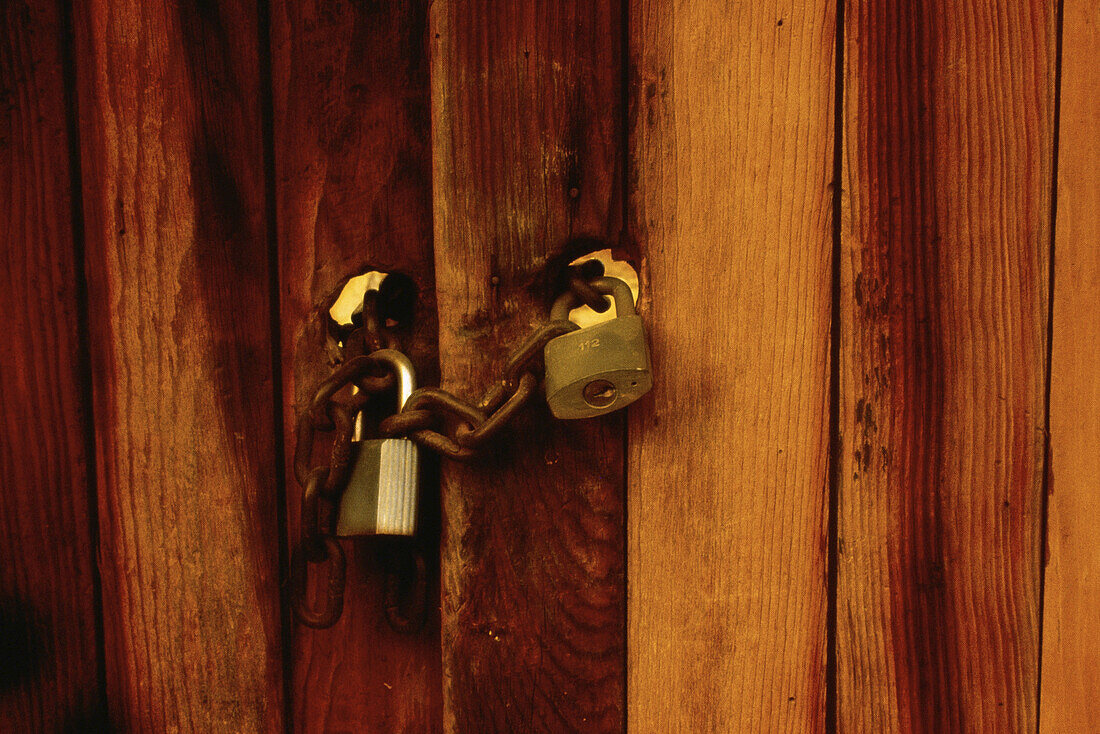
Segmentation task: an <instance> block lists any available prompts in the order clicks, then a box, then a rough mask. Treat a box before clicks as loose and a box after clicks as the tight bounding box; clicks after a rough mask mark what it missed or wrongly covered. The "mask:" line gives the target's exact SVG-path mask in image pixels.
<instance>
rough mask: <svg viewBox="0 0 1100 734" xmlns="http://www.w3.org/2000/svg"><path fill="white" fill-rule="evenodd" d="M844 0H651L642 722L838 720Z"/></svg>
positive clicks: (633, 535)
mask: <svg viewBox="0 0 1100 734" xmlns="http://www.w3.org/2000/svg"><path fill="white" fill-rule="evenodd" d="M835 12H836V11H835V6H834V4H833V3H832V2H828V1H826V0H818V1H816V2H809V3H803V4H801V5H800V6H799V7H798V8H797V9H793V10H792V9H790V8H789V7H788V6H787V5H786V4H785V3H775V2H742V1H739V0H730V1H727V2H720V3H696V4H687V3H685V4H676V5H675V7H673V3H671V2H668V1H667V0H634V2H632V3H631V11H630V28H631V33H630V38H631V57H632V58H631V62H632V71H633V74H634V78H633V80H632V81H633V90H632V91H633V95H634V103H633V108H632V135H631V143H630V147H631V154H632V160H631V175H630V181H631V185H632V188H631V191H630V206H631V217H630V221H631V225H632V227H633V228H634V234H635V236H636V237H637V239H638V243H639V246H640V248H641V250H642V253H643V257H644V259H643V269H642V277H643V279H644V282H643V285H642V294H643V295H642V300H643V307H642V311H643V313H644V314H645V315H646V317H647V321H648V323H649V325H650V329H651V332H650V333H651V335H652V340H651V341H652V347H653V361H654V371H655V374H656V380H655V387H654V389H653V395H652V397H651V398H650V399H649V400H648V401H646V402H643V403H641V404H640V405H639V407H638V408H637V409H635V411H634V412H633V414H632V416H631V421H630V439H629V464H628V470H627V471H628V478H629V508H628V513H627V514H628V518H629V547H628V552H627V558H628V562H629V571H628V573H629V576H628V584H627V588H628V590H629V599H628V618H629V635H630V636H629V641H628V644H627V649H628V650H629V663H628V670H629V683H628V691H629V704H628V705H629V709H628V718H629V722H630V726H631V728H632V730H634V731H639V732H644V731H653V732H665V731H681V730H683V731H687V730H691V731H713V732H726V731H822V730H823V727H824V718H825V717H824V712H825V709H824V698H825V648H826V644H825V643H826V630H825V614H826V586H825V575H826V542H825V538H826V525H827V522H826V521H827V514H828V513H827V508H828V487H827V481H826V468H827V461H826V455H827V444H828V433H829V426H828V385H829V365H828V363H829V314H830V310H829V303H830V297H831V285H830V284H831V275H830V273H831V269H830V268H831V265H830V263H831V254H830V253H831V236H830V226H831V224H830V222H831V218H830V212H831V209H832V194H831V191H830V186H829V183H830V177H831V173H832V149H833V148H832V141H833V136H834V131H833V114H832V100H833V77H834V64H833V58H834V57H833V49H834V41H835V25H836V23H835Z"/></svg>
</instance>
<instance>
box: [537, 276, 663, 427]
mask: <svg viewBox="0 0 1100 734" xmlns="http://www.w3.org/2000/svg"><path fill="white" fill-rule="evenodd" d="M591 285H592V287H593V288H595V289H596V291H598V292H599V293H602V294H604V295H610V296H611V297H612V298H613V299H614V301H615V318H613V319H611V320H610V321H604V322H603V323H600V324H596V325H595V326H589V327H586V328H583V329H579V330H577V331H573V332H570V333H568V334H563V335H562V336H559V337H556V338H554V339H551V340H550V341H549V342H547V344H546V348H545V349H544V351H543V358H544V361H545V363H546V402H547V403H548V404H549V406H550V412H551V413H553V414H554V417H556V418H565V419H570V418H591V417H593V416H597V415H603V414H605V413H610V412H612V411H615V410H619V409H620V408H625V407H626V406H628V405H630V404H631V403H633V402H634V401H635V400H637V399H638V398H640V397H641V396H642V395H645V394H646V393H647V392H649V389H650V388H651V387H653V373H652V370H651V369H650V364H649V347H648V345H647V344H646V338H645V328H644V327H643V326H642V317H641V316H639V315H638V314H637V313H636V312H635V311H634V297H633V296H632V295H631V293H630V287H629V286H627V284H626V283H624V282H623V281H621V280H619V279H618V278H608V277H604V278H597V279H596V280H594V281H592V283H591ZM577 300H578V299H577V297H576V295H575V294H574V293H572V292H571V291H567V292H566V293H564V294H562V295H561V296H560V297H559V298H558V299H557V300H556V301H554V307H553V309H551V311H550V318H551V320H562V319H568V318H569V312H570V310H572V309H573V308H575V307H576V305H577Z"/></svg>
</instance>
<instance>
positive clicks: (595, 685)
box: [431, 0, 624, 733]
mask: <svg viewBox="0 0 1100 734" xmlns="http://www.w3.org/2000/svg"><path fill="white" fill-rule="evenodd" d="M621 15H622V12H621V6H620V5H619V4H618V3H617V2H587V1H577V2H573V1H568V0H567V1H563V2H533V3H505V2H494V1H492V0H482V1H479V2H475V1H471V2H465V1H461V0H436V1H435V2H434V3H433V5H432V10H431V39H432V40H431V56H432V138H433V156H434V157H433V189H434V203H435V210H434V213H435V243H436V244H435V247H436V258H435V260H436V273H437V281H438V285H437V289H438V299H439V341H440V355H441V358H440V361H441V368H442V373H443V384H444V386H445V387H448V388H450V389H453V390H455V391H456V392H458V393H459V394H463V395H468V396H474V395H480V393H481V392H482V390H483V389H484V388H485V387H487V385H488V383H489V381H490V380H491V379H494V378H497V377H499V373H500V370H501V369H502V367H503V364H504V360H505V358H506V357H507V355H508V354H509V353H510V352H511V351H512V349H514V348H515V347H516V346H518V344H519V340H521V339H522V338H524V337H525V336H526V335H527V334H528V333H529V332H530V331H531V330H532V329H533V328H534V327H535V326H536V325H537V324H539V323H541V322H543V321H544V320H545V319H546V318H547V315H548V310H549V306H550V302H551V300H552V299H553V296H554V294H553V293H552V289H551V288H550V287H549V286H548V284H547V276H548V268H551V266H552V261H555V258H561V256H563V255H566V253H567V251H568V250H569V248H568V242H569V240H570V238H573V237H578V236H584V235H586V236H593V237H599V238H602V239H604V240H605V241H610V242H612V243H614V242H616V241H617V239H618V234H619V229H620V227H621V223H622V208H621V181H622V179H621V173H620V172H621V167H622V160H621V150H622V135H623V129H622V114H621V112H622V111H621V107H622V105H621V85H620V77H621V75H622V66H621V64H622V58H621V50H620V49H621V46H622V35H621V32H622V26H621ZM576 254H577V255H580V254H584V253H583V250H582V251H580V252H576ZM567 261H568V260H567V259H564V258H563V259H561V260H558V261H557V262H558V263H559V264H560V263H561V262H567ZM623 433H624V431H623V420H622V417H621V415H619V416H610V417H607V418H604V419H600V420H590V421H580V422H570V423H564V422H554V421H552V419H551V418H550V416H549V412H548V410H547V408H546V407H545V404H544V403H543V402H542V401H541V399H536V400H534V401H533V402H532V404H531V405H530V407H529V408H527V409H526V410H525V411H524V412H523V413H522V415H521V416H520V417H519V418H518V419H517V420H516V422H515V423H514V424H513V425H512V427H511V428H510V430H509V431H508V432H507V435H506V436H504V437H502V438H501V440H500V441H498V442H497V443H494V444H493V445H492V446H491V447H490V449H489V450H488V451H487V455H486V456H485V458H484V459H483V460H482V461H481V462H480V463H477V464H474V465H471V466H457V465H453V464H448V465H445V466H444V467H443V486H442V495H443V510H444V532H443V549H442V576H443V654H444V659H443V665H444V678H443V680H444V725H445V730H446V731H449V732H471V733H473V732H478V733H480V732H511V731H591V732H597V731H599V732H603V731H619V730H621V729H622V727H623V676H624V672H623V671H624V651H623V643H624V631H623V546H624V543H623V494H622V490H623V482H622V466H623V460H622V439H623Z"/></svg>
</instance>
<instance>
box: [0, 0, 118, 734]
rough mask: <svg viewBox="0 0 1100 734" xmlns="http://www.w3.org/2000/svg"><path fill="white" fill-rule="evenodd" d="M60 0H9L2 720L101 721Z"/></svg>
mask: <svg viewBox="0 0 1100 734" xmlns="http://www.w3.org/2000/svg"><path fill="white" fill-rule="evenodd" d="M66 43H67V39H66V34H65V18H64V10H63V4H62V3H54V2H46V3H25V2H10V3H5V4H4V5H3V6H2V7H0V252H2V257H3V264H2V266H0V313H2V314H4V328H3V356H0V485H2V487H3V490H2V491H0V558H2V559H3V561H2V562H0V729H4V730H5V731H62V730H66V731H68V730H72V731H76V730H82V729H86V728H90V727H96V726H103V725H104V723H105V721H106V719H105V715H106V701H105V699H104V697H103V680H102V671H101V670H100V665H99V663H98V662H97V661H98V659H99V658H98V653H97V636H96V615H97V614H98V611H99V608H98V604H97V601H96V594H95V579H94V565H93V564H94V558H93V540H92V538H93V537H94V536H93V526H94V523H95V520H94V514H93V513H92V511H91V508H90V507H89V505H90V498H91V494H90V491H89V486H88V482H89V476H88V456H87V451H86V442H87V436H88V433H87V431H88V430H89V425H88V422H87V421H88V416H87V412H86V407H87V406H86V405H85V400H84V390H83V369H82V367H81V366H82V365H83V364H84V358H83V356H82V354H81V346H82V345H81V341H80V337H79V333H78V324H79V321H80V315H79V305H78V297H79V295H80V287H79V285H78V284H79V278H80V275H79V274H80V264H79V262H78V260H77V255H76V250H75V248H74V239H73V222H72V213H73V183H74V172H73V171H72V167H71V165H70V163H71V158H70V156H71V153H72V147H71V145H70V140H69V133H68V129H67V127H68V122H67V114H68V110H67V100H68V98H69V97H68V92H67V90H66V85H65V81H64V78H65V73H66V72H65V67H66V63H65V59H64V55H65V44H66Z"/></svg>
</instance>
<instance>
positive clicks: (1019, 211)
mask: <svg viewBox="0 0 1100 734" xmlns="http://www.w3.org/2000/svg"><path fill="white" fill-rule="evenodd" d="M844 48H845V64H844V94H845V106H844V178H843V181H844V192H845V197H844V203H843V212H844V213H843V245H842V258H841V269H842V283H843V286H842V297H841V304H840V307H841V324H842V327H841V328H842V331H841V357H840V365H839V367H840V375H841V378H840V379H841V398H842V399H841V405H840V411H841V420H840V429H841V434H842V439H843V455H842V457H841V471H840V482H841V484H840V489H839V502H840V505H839V537H838V543H839V551H840V556H839V589H838V612H837V620H838V633H837V651H838V681H837V701H838V712H839V722H838V724H839V728H840V729H842V730H846V731H1033V730H1034V729H1035V726H1036V715H1037V712H1036V700H1037V691H1038V677H1037V676H1038V663H1039V657H1038V651H1039V578H1040V577H1039V574H1040V526H1041V517H1040V515H1041V496H1042V494H1041V493H1042V469H1043V446H1044V440H1043V431H1044V428H1045V426H1044V420H1045V397H1044V379H1045V365H1046V319H1047V296H1048V294H1047V290H1048V288H1047V283H1048V265H1049V263H1048V259H1049V258H1048V255H1049V247H1050V203H1051V202H1050V192H1051V166H1052V153H1053V132H1054V130H1053V111H1054V58H1055V3H1054V2H1053V0H1029V1H1028V2H1018V3H989V4H981V5H974V4H958V3H951V2H944V1H941V0H922V1H921V2H913V3H895V2H887V1H884V0H854V1H853V2H849V3H846V4H845V27H844Z"/></svg>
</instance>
